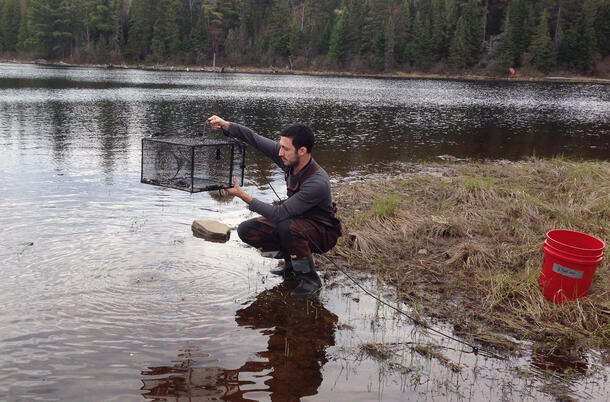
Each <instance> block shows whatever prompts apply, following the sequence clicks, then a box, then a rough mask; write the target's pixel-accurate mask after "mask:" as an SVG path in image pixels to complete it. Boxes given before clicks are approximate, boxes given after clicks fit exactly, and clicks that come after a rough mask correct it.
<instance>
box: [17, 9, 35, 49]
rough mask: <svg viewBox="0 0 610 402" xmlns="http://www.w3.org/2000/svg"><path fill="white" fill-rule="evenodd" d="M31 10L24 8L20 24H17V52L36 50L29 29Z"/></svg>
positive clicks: (33, 37) (33, 38)
mask: <svg viewBox="0 0 610 402" xmlns="http://www.w3.org/2000/svg"><path fill="white" fill-rule="evenodd" d="M31 10H32V8H31V7H25V8H24V10H23V11H22V12H21V23H20V24H19V37H18V40H17V50H18V51H30V50H33V49H35V48H36V43H37V42H36V39H35V36H34V34H33V32H32V29H31V28H30V26H31V25H30V24H31V21H32V12H31Z"/></svg>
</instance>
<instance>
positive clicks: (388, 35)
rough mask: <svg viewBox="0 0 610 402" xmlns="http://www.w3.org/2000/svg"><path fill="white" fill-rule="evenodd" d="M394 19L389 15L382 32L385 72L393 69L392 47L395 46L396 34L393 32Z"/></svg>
mask: <svg viewBox="0 0 610 402" xmlns="http://www.w3.org/2000/svg"><path fill="white" fill-rule="evenodd" d="M394 30H395V28H394V19H393V18H392V16H391V15H390V17H389V18H388V23H387V24H386V27H385V32H384V39H385V41H384V46H385V48H384V63H385V69H386V71H388V70H391V69H392V68H394V63H395V61H396V60H395V58H394V47H395V46H396V33H395V32H394Z"/></svg>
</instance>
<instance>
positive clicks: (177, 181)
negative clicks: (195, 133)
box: [140, 137, 246, 193]
mask: <svg viewBox="0 0 610 402" xmlns="http://www.w3.org/2000/svg"><path fill="white" fill-rule="evenodd" d="M245 168H246V145H245V144H242V143H239V142H237V141H227V140H224V141H223V140H218V139H214V138H201V137H194V138H193V137H188V138H181V137H152V138H143V139H142V174H141V178H140V182H142V183H145V184H152V185H155V186H161V187H167V188H174V189H177V190H183V191H188V192H191V193H198V192H200V191H211V190H220V189H225V188H230V187H233V176H236V177H237V179H238V180H239V182H240V185H242V186H243V184H244V170H245Z"/></svg>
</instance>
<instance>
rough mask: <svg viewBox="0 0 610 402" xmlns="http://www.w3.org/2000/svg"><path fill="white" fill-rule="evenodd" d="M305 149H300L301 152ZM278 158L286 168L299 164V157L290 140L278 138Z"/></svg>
mask: <svg viewBox="0 0 610 402" xmlns="http://www.w3.org/2000/svg"><path fill="white" fill-rule="evenodd" d="M304 148H305V147H301V150H302V149H304ZM279 155H280V158H282V162H284V165H286V166H295V165H298V164H299V161H300V155H299V152H297V149H296V148H295V147H294V145H292V138H289V137H280V153H279Z"/></svg>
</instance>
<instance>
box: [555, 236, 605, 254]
mask: <svg viewBox="0 0 610 402" xmlns="http://www.w3.org/2000/svg"><path fill="white" fill-rule="evenodd" d="M546 238H547V242H548V243H549V244H550V245H551V246H553V247H555V248H557V249H560V250H562V251H565V252H568V253H570V254H574V255H580V256H585V257H597V256H601V255H603V253H604V248H605V247H606V244H605V243H604V242H603V241H601V240H600V239H598V238H597V237H593V236H591V235H588V234H586V233H581V232H576V231H574V230H562V229H560V230H551V231H549V232H547V234H546Z"/></svg>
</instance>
